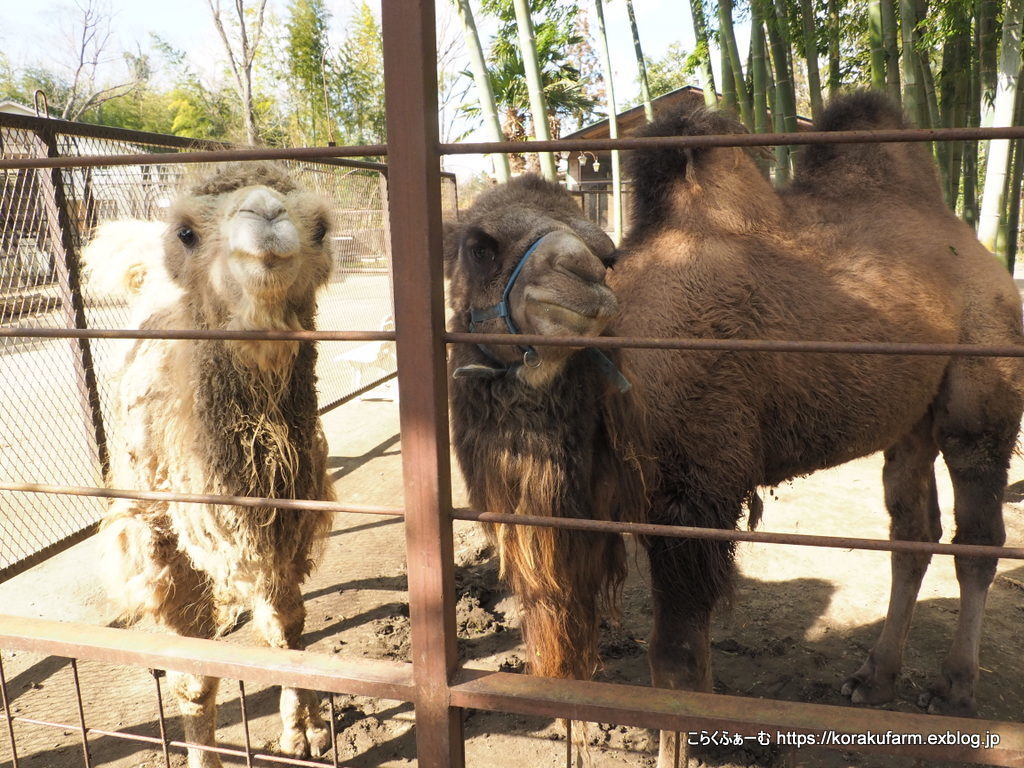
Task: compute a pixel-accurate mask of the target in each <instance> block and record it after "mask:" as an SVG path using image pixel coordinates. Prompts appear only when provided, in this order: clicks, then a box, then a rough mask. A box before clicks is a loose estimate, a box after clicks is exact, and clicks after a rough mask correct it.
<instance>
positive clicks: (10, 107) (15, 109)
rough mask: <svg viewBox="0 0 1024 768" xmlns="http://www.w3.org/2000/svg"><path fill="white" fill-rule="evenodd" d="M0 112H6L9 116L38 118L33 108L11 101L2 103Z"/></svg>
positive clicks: (0, 103) (0, 102) (6, 100)
mask: <svg viewBox="0 0 1024 768" xmlns="http://www.w3.org/2000/svg"><path fill="white" fill-rule="evenodd" d="M0 112H6V113H7V114H9V115H24V116H26V117H35V116H36V111H35V110H34V109H33V108H32V107H26V106H25V105H24V104H22V103H20V102H17V101H12V100H11V99H5V100H3V101H0Z"/></svg>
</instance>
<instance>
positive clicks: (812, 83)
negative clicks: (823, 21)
mask: <svg viewBox="0 0 1024 768" xmlns="http://www.w3.org/2000/svg"><path fill="white" fill-rule="evenodd" d="M800 18H801V21H802V22H803V33H804V58H805V59H806V60H807V90H808V92H809V95H810V99H811V117H812V118H813V119H814V120H815V121H817V120H818V118H819V117H820V116H821V112H822V110H823V109H824V106H823V104H822V99H821V76H820V75H819V73H818V35H817V33H816V32H815V29H816V27H817V24H816V21H815V16H814V2H813V0H800Z"/></svg>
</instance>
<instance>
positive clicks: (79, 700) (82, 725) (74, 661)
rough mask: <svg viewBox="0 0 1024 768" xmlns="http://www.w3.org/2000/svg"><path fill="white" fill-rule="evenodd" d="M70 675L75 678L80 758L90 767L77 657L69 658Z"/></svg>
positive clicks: (87, 735) (87, 731) (90, 758)
mask: <svg viewBox="0 0 1024 768" xmlns="http://www.w3.org/2000/svg"><path fill="white" fill-rule="evenodd" d="M71 675H72V677H73V678H74V680H75V702H76V703H77V704H78V729H79V731H80V733H81V734H82V759H83V760H84V761H85V768H92V756H91V755H90V754H89V729H88V728H87V727H86V725H85V706H84V705H83V704H82V681H81V680H80V679H79V677H78V659H71Z"/></svg>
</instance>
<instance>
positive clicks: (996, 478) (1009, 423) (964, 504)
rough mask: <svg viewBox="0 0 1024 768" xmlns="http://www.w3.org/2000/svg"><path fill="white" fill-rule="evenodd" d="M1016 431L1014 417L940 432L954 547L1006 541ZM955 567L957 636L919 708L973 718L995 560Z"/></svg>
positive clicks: (964, 561) (960, 560) (969, 560)
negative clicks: (984, 427)
mask: <svg viewBox="0 0 1024 768" xmlns="http://www.w3.org/2000/svg"><path fill="white" fill-rule="evenodd" d="M993 421H995V420H993ZM989 423H990V424H991V423H992V421H990V422H989ZM1016 432H1017V420H1016V419H1015V418H1012V419H1003V420H1002V422H999V421H996V423H995V425H994V426H993V427H992V428H991V429H990V430H989V431H986V432H984V433H980V432H975V431H968V430H964V429H962V428H961V429H958V428H957V427H956V426H951V425H942V428H940V430H939V440H940V445H941V447H942V454H943V457H944V458H945V460H946V465H947V467H948V468H949V474H950V478H951V480H952V481H953V503H954V514H955V519H956V535H955V536H954V537H953V542H954V543H955V544H989V545H995V546H1001V545H1002V544H1003V542H1004V541H1005V540H1006V532H1005V529H1004V528H1003V506H1002V500H1003V492H1004V490H1005V489H1006V479H1007V468H1008V467H1009V463H1010V455H1011V453H1012V450H1013V445H1014V442H1015V440H1016ZM955 562H956V577H957V581H959V582H960V616H959V618H958V620H957V627H956V633H955V635H954V636H953V643H952V645H951V646H950V649H949V653H948V655H947V656H946V659H945V661H944V662H943V664H942V673H941V675H940V677H939V678H938V680H937V682H936V683H935V684H934V685H933V686H932V688H931V690H930V692H929V693H926V694H925V695H923V696H922V697H921V701H920V703H921V705H922V706H927V707H928V710H929V711H930V712H935V713H942V714H949V715H963V716H971V715H974V714H976V713H977V707H976V705H975V701H974V683H975V681H976V680H977V677H978V649H979V645H980V642H981V625H982V619H983V616H984V611H985V600H986V598H987V597H988V588H989V585H990V584H991V583H992V579H993V578H994V577H995V572H996V564H997V562H998V561H997V559H996V558H992V557H957V558H956V560H955Z"/></svg>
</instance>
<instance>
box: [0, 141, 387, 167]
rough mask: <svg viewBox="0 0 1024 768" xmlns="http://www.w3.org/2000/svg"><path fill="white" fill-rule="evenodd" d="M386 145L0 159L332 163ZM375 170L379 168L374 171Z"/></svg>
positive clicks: (381, 151)
mask: <svg viewBox="0 0 1024 768" xmlns="http://www.w3.org/2000/svg"><path fill="white" fill-rule="evenodd" d="M387 153H388V148H387V145H386V144H368V145H366V146H358V147H289V148H282V147H277V148H273V149H269V148H268V149H210V150H200V151H198V152H196V151H186V152H144V153H141V154H134V155H88V156H86V157H26V158H17V159H11V158H7V159H0V170H22V169H28V168H95V167H98V166H102V167H104V168H105V167H109V166H116V165H178V164H188V163H223V162H231V163H237V162H242V161H245V160H306V161H315V160H330V159H334V158H339V157H372V156H381V157H383V156H384V155H386V154H387ZM374 170H376V168H374Z"/></svg>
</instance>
